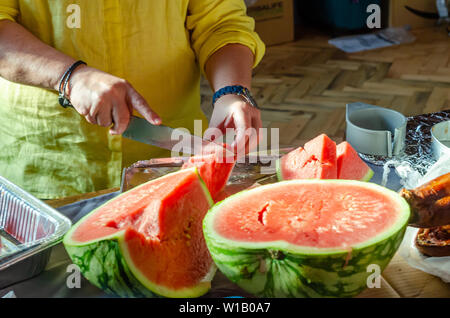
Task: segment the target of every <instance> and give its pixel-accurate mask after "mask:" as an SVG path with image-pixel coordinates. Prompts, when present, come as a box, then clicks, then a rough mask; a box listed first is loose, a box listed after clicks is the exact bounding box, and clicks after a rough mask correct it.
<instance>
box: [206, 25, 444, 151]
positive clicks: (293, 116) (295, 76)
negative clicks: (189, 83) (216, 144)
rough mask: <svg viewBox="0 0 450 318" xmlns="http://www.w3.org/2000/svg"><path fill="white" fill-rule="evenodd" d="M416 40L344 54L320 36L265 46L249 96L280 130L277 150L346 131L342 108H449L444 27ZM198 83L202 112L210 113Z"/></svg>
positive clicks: (409, 111) (266, 119) (426, 31)
mask: <svg viewBox="0 0 450 318" xmlns="http://www.w3.org/2000/svg"><path fill="white" fill-rule="evenodd" d="M413 33H414V35H415V36H416V38H417V39H416V41H415V42H414V43H411V44H404V45H398V46H392V47H388V48H384V49H378V50H372V51H366V52H362V53H354V54H346V53H344V52H342V51H340V50H338V49H336V48H335V47H333V46H331V45H329V44H328V38H327V37H325V36H317V35H316V36H311V35H305V36H303V37H302V38H300V39H299V40H297V41H295V42H292V43H287V44H283V45H278V46H273V47H268V48H267V52H266V55H265V57H264V59H263V61H262V62H261V63H260V65H259V66H258V67H257V68H256V69H255V75H254V81H253V95H254V96H255V98H256V99H257V101H258V103H259V105H260V106H261V108H262V109H263V111H262V119H263V124H264V126H265V127H269V128H271V127H278V128H280V146H289V145H302V144H303V143H304V142H305V141H306V140H309V139H311V138H313V137H315V136H316V135H318V134H320V133H326V134H328V135H329V136H330V137H332V138H333V139H335V140H336V141H339V140H342V139H343V137H344V131H345V105H346V104H347V103H351V102H357V101H360V102H365V103H369V104H373V105H378V106H383V107H388V108H392V109H395V110H397V111H400V112H402V113H403V114H405V115H406V116H411V115H417V114H421V113H430V112H436V111H439V110H443V109H450V37H448V36H447V34H446V33H445V32H444V31H443V30H442V29H436V28H430V29H423V30H417V31H414V32H413ZM210 103H211V91H210V88H209V87H208V85H207V84H206V82H204V83H203V84H202V108H203V110H204V111H205V113H206V114H207V115H209V114H210V113H211V106H210Z"/></svg>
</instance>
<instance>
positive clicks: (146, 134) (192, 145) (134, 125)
mask: <svg viewBox="0 0 450 318" xmlns="http://www.w3.org/2000/svg"><path fill="white" fill-rule="evenodd" d="M122 136H123V137H125V138H128V139H132V140H135V141H138V142H142V143H145V144H148V145H152V146H156V147H160V148H164V149H168V150H170V151H175V152H181V153H186V154H194V155H198V154H202V152H203V153H205V152H212V151H213V150H219V149H222V151H223V150H226V149H225V148H223V147H222V146H221V145H218V144H216V143H214V142H211V141H208V140H205V139H202V138H201V137H198V136H195V135H192V134H190V133H189V132H188V130H187V129H180V128H178V129H174V128H171V127H168V126H164V125H159V126H156V125H152V124H150V123H149V122H148V121H147V120H145V119H143V118H140V117H136V116H131V119H130V123H129V125H128V128H127V129H126V130H125V132H124V133H123V135H122ZM226 151H227V152H228V153H227V156H228V155H230V156H232V153H231V152H230V151H228V150H226Z"/></svg>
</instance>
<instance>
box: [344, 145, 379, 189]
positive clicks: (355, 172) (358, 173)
mask: <svg viewBox="0 0 450 318" xmlns="http://www.w3.org/2000/svg"><path fill="white" fill-rule="evenodd" d="M336 155H337V177H338V179H348V180H360V181H369V180H370V179H372V176H373V170H372V169H370V168H369V166H368V165H367V164H366V163H365V162H364V161H362V159H361V158H360V157H359V155H358V153H357V152H356V150H355V149H353V147H352V146H351V145H350V144H349V143H348V142H346V141H344V142H342V143H340V144H339V145H337V147H336Z"/></svg>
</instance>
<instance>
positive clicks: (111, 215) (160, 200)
mask: <svg viewBox="0 0 450 318" xmlns="http://www.w3.org/2000/svg"><path fill="white" fill-rule="evenodd" d="M212 204H213V202H212V199H211V197H210V194H209V192H208V189H207V188H206V186H205V185H204V183H203V181H202V179H201V178H200V176H199V174H198V171H197V169H196V168H191V169H185V170H181V171H178V172H175V173H172V174H168V175H166V176H164V177H161V178H158V179H155V180H152V181H149V182H147V183H145V184H142V185H140V186H139V187H136V188H134V189H132V190H130V191H128V192H125V193H123V194H121V195H119V196H118V197H116V198H114V199H112V200H111V201H109V202H107V203H105V204H104V205H102V206H101V207H99V208H97V209H96V210H94V211H92V212H91V213H90V214H88V215H87V216H85V217H84V218H83V219H81V220H80V221H79V222H78V223H77V224H75V225H74V226H73V227H72V229H71V230H70V231H69V232H68V233H67V234H66V236H65V237H64V241H63V243H64V246H65V248H66V250H67V252H68V254H69V256H70V258H71V259H72V261H73V262H74V264H76V265H78V266H79V268H80V270H81V272H82V274H83V275H84V276H85V277H86V278H87V279H88V280H89V281H90V282H91V283H92V284H94V285H96V286H97V287H99V288H101V289H103V290H104V291H105V292H107V293H111V294H114V295H118V296H122V297H145V296H147V297H152V296H155V295H159V296H165V297H197V296H200V295H203V294H205V293H206V292H207V291H208V290H209V289H210V287H211V280H212V278H213V276H214V273H215V266H214V264H213V262H212V259H211V256H210V254H209V252H208V249H207V247H206V244H205V241H204V238H203V233H202V220H203V217H204V215H205V214H206V212H207V210H208V209H209V207H210V206H211V205H212Z"/></svg>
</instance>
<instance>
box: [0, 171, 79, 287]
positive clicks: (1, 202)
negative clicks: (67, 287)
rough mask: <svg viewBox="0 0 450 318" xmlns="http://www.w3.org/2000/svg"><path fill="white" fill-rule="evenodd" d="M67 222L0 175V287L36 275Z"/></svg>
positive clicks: (60, 237) (42, 267)
mask: <svg viewBox="0 0 450 318" xmlns="http://www.w3.org/2000/svg"><path fill="white" fill-rule="evenodd" d="M70 226H71V222H70V220H69V219H68V218H66V217H65V216H63V215H62V214H60V213H59V212H58V211H56V210H54V209H53V208H51V207H49V206H48V205H46V204H45V203H44V202H42V201H40V200H38V199H36V198H35V197H33V196H32V195H30V194H29V193H27V192H26V191H24V190H22V189H21V188H19V187H18V186H16V185H14V184H13V183H11V182H10V181H8V180H6V179H5V178H3V177H1V176H0V289H1V288H4V287H7V286H9V285H11V284H14V283H17V282H19V281H22V280H25V279H28V278H30V277H32V276H35V275H37V274H39V273H40V272H41V271H42V270H43V269H44V268H45V266H46V264H47V261H48V258H49V256H50V250H51V249H50V248H51V247H52V246H53V245H55V244H57V243H58V242H60V241H61V240H62V238H63V236H64V234H65V233H66V232H67V231H68V230H69V229H70Z"/></svg>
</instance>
